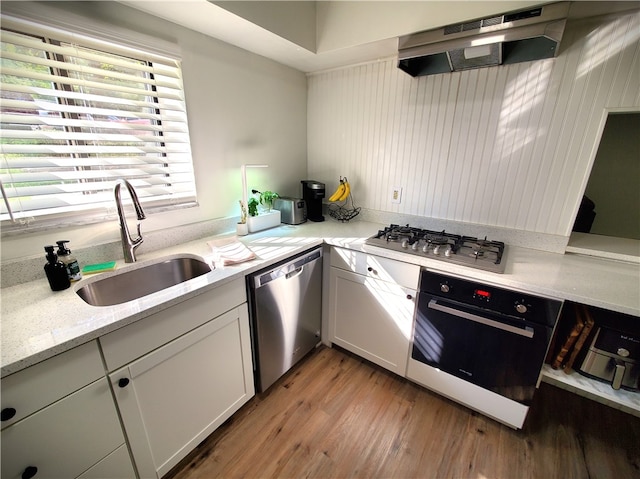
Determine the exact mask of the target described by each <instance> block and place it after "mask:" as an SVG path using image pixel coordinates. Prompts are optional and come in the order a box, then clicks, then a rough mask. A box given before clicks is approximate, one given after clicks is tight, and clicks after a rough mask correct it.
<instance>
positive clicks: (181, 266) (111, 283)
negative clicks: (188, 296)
mask: <svg viewBox="0 0 640 479" xmlns="http://www.w3.org/2000/svg"><path fill="white" fill-rule="evenodd" d="M209 271H211V267H210V266H209V265H208V264H207V263H205V262H204V261H202V260H200V259H198V258H195V257H192V256H180V257H172V258H168V259H164V260H160V261H156V262H154V263H151V264H148V265H145V266H140V267H138V268H135V267H134V268H132V269H128V270H126V271H122V272H118V273H116V274H114V275H112V276H107V277H105V278H102V279H98V280H97V281H94V282H92V283H89V284H86V285H84V286H82V287H81V288H79V289H78V290H77V291H76V294H77V295H78V296H80V297H81V298H82V299H83V300H84V301H85V303H88V304H90V305H92V306H113V305H115V304H122V303H126V302H127V301H132V300H134V299H139V298H142V297H143V296H147V295H148V294H152V293H155V292H157V291H161V290H163V289H165V288H169V287H171V286H175V285H176V284H180V283H183V282H185V281H188V280H190V279H193V278H197V277H198V276H202V275H203V274H207V273H208V272H209Z"/></svg>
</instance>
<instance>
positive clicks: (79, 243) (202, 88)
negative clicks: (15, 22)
mask: <svg viewBox="0 0 640 479" xmlns="http://www.w3.org/2000/svg"><path fill="white" fill-rule="evenodd" d="M21 3H22V2H21ZM46 6H47V7H54V6H55V7H56V8H59V9H61V10H63V11H64V9H68V11H70V12H73V13H76V14H82V15H87V16H90V17H94V18H96V19H97V20H99V21H102V22H107V23H109V22H111V23H112V24H114V25H118V26H119V27H128V28H130V29H133V30H134V31H138V32H141V33H144V34H148V35H152V36H157V37H159V38H162V39H165V40H173V41H175V42H177V43H178V44H179V46H180V49H181V51H182V68H183V77H184V85H185V92H186V103H187V113H188V117H189V129H190V134H191V148H192V153H193V159H194V166H195V175H196V182H197V189H198V200H199V203H200V206H199V207H197V208H190V209H184V210H178V211H174V212H168V213H160V214H154V215H149V216H148V217H147V219H146V220H145V221H144V222H143V225H142V229H143V232H145V231H146V232H150V231H155V230H161V229H164V228H168V227H172V226H178V225H185V224H190V223H197V222H201V221H206V220H211V219H215V218H224V217H231V216H235V217H237V216H239V214H240V211H239V207H238V200H239V199H240V198H241V185H240V165H241V164H242V163H267V164H269V165H270V167H269V168H268V169H264V170H259V171H258V170H253V171H252V172H251V174H250V178H249V187H253V188H256V189H259V190H261V189H269V190H273V191H277V192H279V193H280V194H282V195H299V194H300V179H304V178H305V177H306V91H307V79H306V77H305V76H304V74H303V73H301V72H298V71H296V70H293V69H291V68H288V67H284V66H282V65H280V64H278V63H275V62H273V61H271V60H267V59H265V58H263V57H260V56H257V55H254V54H251V53H248V52H246V51H244V50H240V49H238V48H235V47H232V46H230V45H227V44H225V43H222V42H219V41H217V40H214V39H212V38H210V37H206V36H204V35H201V34H198V33H196V32H193V31H191V30H187V29H185V28H182V27H179V26H177V25H174V24H171V23H168V22H166V21H163V20H161V19H158V18H155V17H152V16H150V15H147V14H145V13H142V12H139V11H137V10H133V9H131V8H128V7H125V6H123V5H121V4H118V3H117V2H80V3H76V2H61V3H59V4H53V3H51V2H46ZM3 7H5V5H3ZM33 8H42V7H41V6H39V5H37V4H35V3H34V4H33ZM3 10H4V8H3ZM58 239H68V240H70V241H71V243H70V247H71V249H72V250H73V249H79V248H84V247H87V246H92V245H95V244H100V243H104V242H109V241H117V240H119V228H118V223H117V220H116V219H115V218H114V219H113V220H112V221H107V222H105V223H104V224H101V225H93V226H85V227H77V228H64V229H59V230H53V231H49V232H45V233H40V234H27V235H19V236H14V237H5V238H2V260H3V261H5V260H9V259H15V258H22V257H29V256H32V255H37V254H44V251H43V246H44V245H45V244H51V243H52V242H54V241H56V240H58ZM144 247H145V245H143V246H142V248H141V250H142V249H144Z"/></svg>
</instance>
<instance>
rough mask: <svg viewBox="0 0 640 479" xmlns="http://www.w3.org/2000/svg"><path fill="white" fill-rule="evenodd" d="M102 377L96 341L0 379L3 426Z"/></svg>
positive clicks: (102, 369)
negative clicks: (9, 416)
mask: <svg viewBox="0 0 640 479" xmlns="http://www.w3.org/2000/svg"><path fill="white" fill-rule="evenodd" d="M101 376H104V367H103V365H102V359H100V351H99V350H98V344H97V343H96V341H91V342H89V343H86V344H83V345H82V346H78V347H77V348H74V349H71V350H69V351H65V352H64V353H62V354H59V355H57V356H54V357H52V358H50V359H47V360H46V361H42V362H41V363H38V364H35V365H33V366H31V367H29V368H27V369H23V370H22V371H18V372H17V373H14V374H11V375H9V376H6V377H4V378H2V399H1V401H2V411H3V416H5V415H6V414H10V412H9V411H11V410H15V414H14V415H13V416H12V417H11V418H9V419H7V420H6V421H2V429H4V428H5V427H7V426H9V425H11V424H13V423H15V422H17V421H19V420H20V419H23V418H25V417H27V416H28V415H29V414H33V413H34V412H36V411H38V410H40V409H42V408H43V407H45V406H47V405H49V404H51V403H53V402H55V401H57V400H58V399H61V398H63V397H64V396H67V395H69V394H71V393H72V392H74V391H77V390H78V389H80V388H82V387H84V386H86V385H87V384H89V383H91V382H93V381H95V380H96V379H98V378H100V377H101Z"/></svg>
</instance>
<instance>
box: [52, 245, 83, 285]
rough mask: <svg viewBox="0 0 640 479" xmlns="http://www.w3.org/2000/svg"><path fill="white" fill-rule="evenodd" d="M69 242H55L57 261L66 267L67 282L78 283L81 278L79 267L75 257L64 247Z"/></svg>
mask: <svg viewBox="0 0 640 479" xmlns="http://www.w3.org/2000/svg"><path fill="white" fill-rule="evenodd" d="M68 242H69V240H61V241H56V244H57V245H58V259H59V260H60V261H62V262H63V263H64V265H65V266H66V267H67V274H68V275H69V281H78V280H80V279H81V278H82V273H81V272H80V265H79V264H78V260H77V259H76V257H75V256H73V255H72V254H71V250H70V249H68V248H67V247H66V246H65V243H68Z"/></svg>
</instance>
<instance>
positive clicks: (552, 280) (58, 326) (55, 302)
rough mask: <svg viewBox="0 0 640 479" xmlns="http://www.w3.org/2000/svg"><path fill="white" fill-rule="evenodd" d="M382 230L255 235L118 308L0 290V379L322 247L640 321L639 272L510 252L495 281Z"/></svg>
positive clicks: (26, 287) (70, 296)
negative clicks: (205, 269)
mask: <svg viewBox="0 0 640 479" xmlns="http://www.w3.org/2000/svg"><path fill="white" fill-rule="evenodd" d="M382 227H383V225H381V224H377V223H371V222H366V221H353V222H350V223H341V222H338V221H335V220H331V219H328V220H327V221H325V222H323V223H310V222H308V223H305V224H302V225H298V226H287V225H281V226H279V227H276V228H272V229H269V230H265V231H262V232H259V233H254V234H251V235H248V236H245V237H242V238H241V240H242V241H243V242H244V243H245V244H246V245H247V246H249V247H250V248H251V249H252V250H253V251H254V252H255V253H256V255H257V256H258V258H257V259H255V260H252V261H248V262H245V263H241V264H238V265H234V266H227V267H222V268H216V269H214V270H213V271H211V272H210V273H207V274H206V275H203V276H200V277H198V278H195V279H193V280H190V281H187V282H185V283H182V284H179V285H176V286H173V287H171V288H168V289H165V290H163V291H159V292H157V293H154V294H151V295H149V296H145V297H144V298H141V299H139V300H134V301H129V302H127V303H124V304H121V305H117V306H106V307H94V306H90V305H88V304H86V303H85V302H84V301H83V300H82V299H81V298H80V297H79V296H78V295H77V294H76V293H75V291H76V290H77V289H78V288H79V287H81V286H82V285H83V284H84V283H85V282H90V281H95V280H96V279H94V278H97V277H98V276H99V275H91V276H87V277H86V278H84V279H83V280H82V281H80V282H78V283H75V284H74V285H72V286H71V288H69V289H67V290H64V291H60V292H53V291H51V290H50V289H49V285H48V283H47V280H46V278H44V276H43V278H42V279H41V280H37V281H31V282H28V283H24V284H20V285H17V286H11V287H8V288H3V289H2V290H0V294H1V302H2V307H1V313H2V317H1V320H2V323H1V326H2V330H1V335H2V342H1V347H2V359H1V361H2V366H1V375H2V376H3V377H4V376H6V375H8V374H11V373H14V372H17V371H19V370H21V369H23V368H26V367H28V366H31V365H33V364H35V363H37V362H39V361H42V360H45V359H47V358H49V357H51V356H54V355H56V354H59V353H61V352H64V351H66V350H68V349H71V348H73V347H75V346H78V345H80V344H82V343H85V342H88V341H90V340H92V339H95V338H98V337H100V336H102V335H104V334H106V333H108V332H111V331H114V330H116V329H118V328H121V327H123V326H125V325H127V324H130V323H132V322H135V321H137V320H139V319H142V318H144V317H146V316H149V315H151V314H154V313H156V312H158V311H161V310H162V309H165V308H167V307H169V306H172V305H175V304H177V303H180V302H182V301H185V300H187V299H189V298H191V297H193V296H196V295H198V294H201V293H204V292H206V291H209V290H211V289H214V288H216V287H218V286H220V285H222V284H225V283H226V282H229V281H232V280H234V279H237V278H239V277H242V276H245V275H247V274H250V273H252V272H255V271H258V270H260V269H263V268H265V267H267V266H269V265H272V264H275V263H277V262H278V261H281V260H284V259H286V258H287V257H289V256H292V255H295V254H297V253H300V252H303V251H305V250H307V249H309V248H311V247H313V246H316V245H320V244H323V243H328V244H331V245H335V246H341V247H345V248H350V249H356V250H361V251H366V252H370V253H372V254H378V255H381V256H385V257H388V258H392V259H397V260H400V261H406V262H411V263H416V264H419V265H420V266H424V267H428V268H431V269H434V270H439V271H442V272H445V273H447V272H448V273H452V274H456V275H458V276H462V277H466V278H470V279H476V280H481V281H484V282H486V283H488V284H493V285H496V286H503V287H508V288H512V289H516V290H521V291H526V292H528V293H532V294H539V295H544V296H549V297H554V298H559V299H565V300H570V301H575V302H579V303H584V304H589V305H592V306H597V307H600V308H604V309H609V310H613V311H617V312H621V313H626V314H630V315H633V316H636V317H640V265H638V264H634V263H627V262H619V261H614V260H610V259H606V258H595V257H590V256H583V255H577V254H557V253H547V252H543V251H537V250H533V249H528V248H522V247H508V248H507V252H506V261H507V264H506V269H505V272H504V274H496V273H490V272H484V271H479V270H475V269H472V268H469V267H464V266H456V265H452V264H449V263H447V262H446V261H437V260H431V259H428V258H418V257H415V256H413V255H408V254H404V253H397V252H392V251H388V250H385V249H381V248H376V247H370V246H368V245H364V240H365V239H366V238H368V237H370V236H372V235H373V234H374V233H375V232H376V231H377V230H378V229H380V228H382ZM222 236H225V235H222ZM214 238H217V237H214V236H212V237H210V238H203V239H200V240H197V241H191V242H188V243H184V244H180V245H177V246H174V247H171V248H166V249H163V250H161V251H156V252H154V253H149V254H145V255H142V256H140V257H139V258H138V263H136V264H134V265H125V264H124V263H122V262H119V263H118V270H116V271H115V272H109V273H101V275H108V274H117V273H118V272H119V271H122V270H123V269H124V268H136V267H140V266H143V265H144V264H145V263H146V262H152V261H154V260H156V259H157V258H160V257H165V256H170V255H177V254H185V253H188V254H193V255H197V256H200V257H202V258H203V259H204V260H205V261H209V262H211V261H213V255H212V251H211V249H210V248H209V246H208V245H207V241H209V240H212V239H214Z"/></svg>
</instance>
